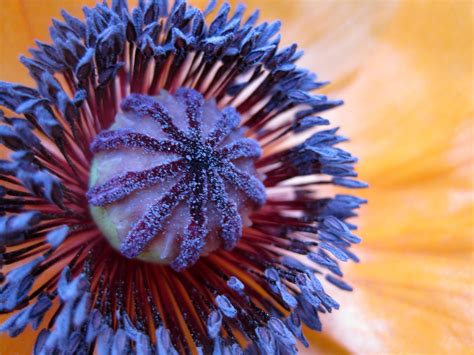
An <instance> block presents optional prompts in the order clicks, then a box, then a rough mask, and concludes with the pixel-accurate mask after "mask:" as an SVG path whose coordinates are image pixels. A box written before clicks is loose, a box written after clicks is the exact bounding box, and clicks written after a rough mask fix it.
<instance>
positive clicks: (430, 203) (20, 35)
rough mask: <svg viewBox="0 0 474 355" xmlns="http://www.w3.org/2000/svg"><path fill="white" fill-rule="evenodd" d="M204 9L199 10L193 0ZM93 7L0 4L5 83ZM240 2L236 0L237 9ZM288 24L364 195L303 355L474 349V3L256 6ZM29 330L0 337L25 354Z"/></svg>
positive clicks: (19, 77)
mask: <svg viewBox="0 0 474 355" xmlns="http://www.w3.org/2000/svg"><path fill="white" fill-rule="evenodd" d="M191 2H192V3H193V4H195V5H196V6H202V5H203V3H205V1H191ZM93 3H94V1H92V0H2V1H1V4H0V5H1V7H0V20H1V21H0V79H1V80H4V81H13V82H20V83H23V84H29V85H32V84H33V83H32V80H31V79H30V78H29V77H28V75H27V71H26V69H25V68H24V67H23V66H22V65H21V64H20V63H19V61H18V56H19V55H20V54H22V53H26V50H27V49H28V48H29V47H31V46H32V44H33V40H34V39H41V40H47V38H48V31H47V29H48V27H49V23H50V19H51V18H52V17H59V11H60V9H61V8H65V9H66V10H68V11H70V12H71V13H72V14H74V15H79V14H80V9H81V7H82V6H84V5H92V4H93ZM231 3H234V4H235V2H234V1H231ZM246 3H247V4H248V7H249V8H256V7H258V8H260V9H261V13H262V15H263V17H264V18H265V19H281V20H282V22H283V30H282V32H283V42H285V43H290V42H298V43H299V44H300V46H301V47H302V48H303V49H305V51H306V56H305V57H304V58H303V60H302V64H304V66H306V67H308V68H310V69H312V70H314V71H316V72H318V73H319V74H320V77H321V78H322V79H324V80H326V79H330V80H332V82H333V84H332V85H331V86H330V87H329V88H328V89H327V92H328V94H330V95H332V96H335V97H338V98H343V99H344V100H345V103H346V104H345V106H343V107H341V108H338V109H336V110H334V111H332V112H329V113H327V115H326V116H327V117H328V118H330V119H331V120H332V122H334V123H335V124H338V125H340V126H341V127H342V128H341V129H342V133H343V134H345V135H347V136H348V137H350V138H351V142H350V143H348V144H346V148H347V149H348V150H350V151H351V152H353V153H354V154H355V155H356V156H358V157H359V158H360V160H361V161H360V163H359V166H358V171H359V174H360V177H361V178H362V179H363V180H365V181H367V182H368V183H369V184H370V186H371V187H370V188H369V189H367V190H365V191H362V192H361V193H360V194H361V195H362V196H363V197H366V198H368V199H369V204H368V206H366V207H364V208H363V210H362V212H361V216H360V217H358V219H357V221H356V222H357V223H358V224H360V225H361V228H360V235H361V236H363V238H364V242H363V243H362V244H361V245H360V246H359V247H358V248H357V252H358V253H359V255H360V256H361V259H362V262H361V263H360V264H353V265H345V269H344V270H346V278H347V280H349V282H350V283H351V284H352V285H353V286H354V288H355V290H354V292H352V293H343V292H339V291H338V290H335V289H330V290H328V291H330V292H331V293H332V294H334V295H335V298H336V299H337V300H338V301H339V302H340V303H341V308H342V309H341V310H340V311H338V312H335V313H334V314H331V315H329V316H326V317H324V319H323V332H322V333H318V334H314V333H312V334H311V336H310V341H311V343H312V347H311V350H303V349H302V350H303V351H302V353H303V354H317V353H321V354H349V353H355V354H447V353H449V354H473V353H474V323H473V320H474V266H473V265H474V263H473V261H474V250H473V245H474V240H473V236H474V221H473V220H474V192H473V187H474V186H473V184H474V181H473V176H474V143H473V142H474V118H473V111H474V107H473V106H474V104H473V100H474V98H473V82H474V77H473V43H472V34H473V22H474V21H473V13H474V10H473V3H472V2H471V1H463V0H456V1H441V0H440V1H434V0H431V1H423V0H421V1H402V2H394V1H389V0H386V1H369V0H366V1H336V2H333V1H320V0H263V1H262V0H250V1H246ZM33 344H34V333H33V332H31V331H27V332H26V333H25V334H24V335H22V336H20V337H19V338H17V339H10V338H8V337H6V336H1V338H0V354H27V353H29V352H30V349H32V346H33Z"/></svg>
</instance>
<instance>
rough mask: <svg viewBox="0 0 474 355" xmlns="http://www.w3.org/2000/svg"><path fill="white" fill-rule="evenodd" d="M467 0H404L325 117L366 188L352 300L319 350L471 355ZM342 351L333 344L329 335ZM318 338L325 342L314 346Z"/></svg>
mask: <svg viewBox="0 0 474 355" xmlns="http://www.w3.org/2000/svg"><path fill="white" fill-rule="evenodd" d="M471 10H472V9H471V5H470V4H469V3H467V2H435V3H434V2H429V3H428V2H409V3H408V2H407V3H404V4H403V6H402V7H401V8H400V9H399V11H398V13H397V16H396V17H395V18H394V19H393V21H391V22H390V24H389V26H388V30H387V33H386V34H385V35H384V36H382V37H381V40H380V43H379V44H378V46H377V48H376V50H375V51H374V52H373V56H371V57H370V58H367V62H366V63H365V65H364V66H363V67H362V68H361V69H360V70H359V72H358V75H357V78H355V79H354V81H353V82H352V85H350V86H348V87H345V88H342V89H337V88H336V90H335V91H337V94H338V96H339V97H342V98H344V99H345V101H346V105H345V106H344V107H343V108H341V109H338V110H335V111H334V112H331V115H330V116H332V118H333V119H334V120H335V121H336V122H338V123H340V124H341V126H342V131H343V133H346V134H347V135H348V136H349V137H350V138H351V139H353V142H352V143H350V144H349V145H348V149H349V150H350V151H355V153H356V155H357V156H359V157H360V158H361V162H360V164H359V171H360V172H361V176H362V178H363V179H365V180H367V181H368V182H369V183H370V184H371V188H370V189H368V190H367V191H363V192H361V194H362V195H363V196H364V197H367V198H368V199H369V205H368V206H367V207H364V209H363V211H362V216H361V218H360V219H359V220H358V222H357V223H359V224H362V229H361V231H360V234H361V235H362V236H363V237H364V243H363V244H362V245H361V246H360V247H359V248H358V250H359V253H360V254H361V256H362V263H361V264H360V265H354V266H350V267H349V269H346V270H347V273H346V276H347V279H348V280H350V281H352V284H353V285H354V286H355V291H354V292H353V293H352V294H345V293H344V294H343V293H339V294H338V297H336V299H338V300H339V301H341V304H342V309H341V310H340V311H339V312H336V313H335V314H333V315H331V316H328V317H325V319H324V321H325V322H323V324H324V325H325V327H326V328H325V332H324V331H323V335H322V336H321V337H319V336H315V337H314V338H313V342H314V344H315V346H316V347H318V344H319V349H321V351H322V353H341V351H340V349H344V351H348V352H355V353H361V354H381V353H383V354H393V353H403V354H405V353H420V354H435V353H436V354H439V353H455V354H462V353H472V351H473V349H474V339H473V329H474V324H473V319H474V313H473V307H472V300H473V299H474V293H473V289H472V284H473V283H474V271H473V267H472V260H473V259H472V258H473V249H472V246H473V235H474V226H473V212H474V203H473V200H474V199H473V193H472V191H473V181H472V173H473V161H474V157H473V148H472V139H473V130H472V127H473V123H474V121H473V119H472V116H473V115H472V113H473V101H472V39H471V35H472V31H471V23H472V19H471V18H470V17H469V14H470V13H471ZM328 337H330V338H331V339H332V341H333V344H334V343H336V344H338V346H339V348H338V349H336V348H334V347H331V346H330V345H327V344H330V343H329V342H328V341H327V338H328ZM320 338H321V339H322V342H321V343H319V340H320Z"/></svg>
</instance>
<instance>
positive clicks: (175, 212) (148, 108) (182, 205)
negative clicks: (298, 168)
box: [87, 88, 265, 270]
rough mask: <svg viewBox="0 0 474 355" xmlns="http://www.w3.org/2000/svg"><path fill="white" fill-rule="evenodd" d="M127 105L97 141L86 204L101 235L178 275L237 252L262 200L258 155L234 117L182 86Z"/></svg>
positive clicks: (131, 255)
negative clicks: (213, 256)
mask: <svg viewBox="0 0 474 355" xmlns="http://www.w3.org/2000/svg"><path fill="white" fill-rule="evenodd" d="M121 107H122V112H120V113H118V114H117V116H116V118H115V122H114V124H113V125H112V127H111V128H110V129H109V130H106V131H102V132H101V133H100V134H98V135H97V136H96V138H95V139H94V141H93V142H92V144H91V150H92V151H93V153H94V154H95V156H94V160H93V164H92V168H91V174H90V189H89V191H88V193H87V198H88V200H89V205H90V210H91V213H92V215H93V217H94V220H95V221H96V223H97V225H98V227H99V229H100V230H101V231H102V233H103V234H104V236H105V237H106V238H107V239H108V240H109V241H110V243H111V244H112V246H114V247H115V248H117V249H118V250H120V252H121V253H122V254H123V255H124V256H126V257H128V258H140V259H144V260H147V261H152V262H158V263H166V264H171V266H173V267H174V268H175V269H177V270H181V269H184V268H186V267H187V266H189V265H192V264H194V263H195V262H196V261H197V260H198V259H199V257H200V256H201V255H206V254H208V253H209V252H211V251H214V250H216V249H217V248H219V246H221V245H222V246H223V247H224V248H225V249H232V248H233V247H234V246H235V245H236V243H237V241H238V240H239V239H240V237H241V236H242V227H243V226H244V225H245V224H246V223H248V222H247V220H248V218H247V217H248V215H249V214H250V213H251V212H252V211H253V210H255V209H257V208H259V207H260V206H262V205H263V204H264V203H265V188H264V186H263V184H262V182H261V181H260V179H259V177H258V173H257V171H256V169H255V166H254V161H255V159H257V158H258V157H259V156H260V154H261V149H260V146H259V144H258V143H257V142H256V141H255V140H253V139H250V138H246V137H245V129H244V128H240V127H239V124H240V116H239V114H238V113H237V111H236V110H235V109H233V108H231V107H226V108H224V109H223V110H219V109H218V107H217V106H216V103H215V102H214V101H205V100H204V99H203V97H202V95H201V94H199V93H198V92H196V91H195V90H192V89H184V88H182V89H179V90H178V91H177V92H176V93H175V94H173V95H172V94H169V93H167V92H165V91H163V92H162V93H160V95H158V96H155V97H151V96H145V95H137V94H132V95H130V96H128V97H127V98H125V99H124V100H123V102H122V105H121Z"/></svg>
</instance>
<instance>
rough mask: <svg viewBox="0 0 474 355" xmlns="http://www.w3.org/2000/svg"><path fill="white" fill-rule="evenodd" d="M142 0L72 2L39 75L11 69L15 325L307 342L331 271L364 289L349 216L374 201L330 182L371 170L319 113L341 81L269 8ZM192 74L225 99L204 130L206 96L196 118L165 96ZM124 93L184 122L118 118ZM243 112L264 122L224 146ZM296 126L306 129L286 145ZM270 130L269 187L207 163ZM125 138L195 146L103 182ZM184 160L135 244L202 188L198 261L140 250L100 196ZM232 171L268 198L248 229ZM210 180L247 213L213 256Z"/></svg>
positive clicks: (7, 271)
mask: <svg viewBox="0 0 474 355" xmlns="http://www.w3.org/2000/svg"><path fill="white" fill-rule="evenodd" d="M138 3H139V5H138V6H137V7H136V8H134V9H130V10H129V7H128V5H127V2H126V0H113V1H112V2H111V4H110V6H108V5H107V4H106V3H101V4H98V5H97V6H96V7H94V8H85V9H84V14H85V19H84V20H80V19H77V18H75V17H72V16H71V15H69V14H67V13H66V12H62V16H63V18H64V20H63V21H59V20H54V21H53V25H52V27H51V29H50V33H51V38H52V43H51V44H46V43H42V42H37V48H35V49H32V50H31V54H32V58H26V57H22V58H21V61H22V63H23V64H25V65H26V67H27V68H28V69H29V72H30V75H31V77H32V78H33V79H34V80H35V82H36V84H37V88H28V87H26V86H23V85H18V84H11V83H5V82H0V106H2V107H4V108H5V112H3V111H0V121H1V125H0V142H1V144H3V145H4V146H5V147H6V148H7V149H8V150H9V151H11V154H10V157H9V158H8V159H5V160H0V181H1V187H0V200H1V207H0V268H1V273H0V313H2V314H10V317H9V318H8V319H7V320H6V321H5V322H3V323H2V324H1V325H0V332H2V333H7V334H9V335H10V336H18V335H19V334H20V333H22V332H23V331H24V330H25V328H26V327H27V326H29V325H31V326H32V327H33V328H34V329H38V330H39V332H38V337H37V341H36V344H35V347H34V349H33V351H34V353H35V354H50V353H58V354H63V353H91V352H94V351H97V352H98V353H100V354H109V353H115V354H125V353H137V354H160V355H161V354H178V353H191V352H197V353H204V354H209V353H214V354H242V353H244V351H245V352H246V353H249V354H257V353H260V354H279V353H280V354H281V353H285V354H294V353H296V352H297V349H298V347H299V346H300V344H302V345H303V346H309V343H308V341H307V339H306V338H305V335H304V334H303V326H304V325H306V326H307V327H309V328H311V329H314V330H318V331H319V330H321V327H322V325H321V322H320V318H319V316H320V314H322V313H328V312H331V311H332V310H333V309H338V308H339V305H338V303H337V302H336V301H335V300H334V299H333V298H332V297H331V296H330V295H329V294H328V292H326V288H327V286H328V285H329V284H332V285H335V286H337V287H339V288H340V289H343V290H351V289H352V288H351V286H350V285H348V284H347V283H346V282H344V281H343V280H342V276H343V272H342V270H341V265H340V264H341V262H345V261H348V260H352V261H355V262H357V261H358V259H357V257H356V256H355V255H354V253H353V252H352V251H351V250H352V249H351V246H352V245H353V244H355V243H358V242H359V241H360V239H359V238H358V237H357V236H356V235H355V234H354V233H355V232H354V230H355V229H356V226H355V225H353V224H352V223H350V222H349V221H348V219H350V218H351V217H354V216H356V212H355V211H356V210H357V209H358V208H359V207H360V205H361V204H363V203H365V202H366V201H365V200H363V199H360V198H357V197H354V196H352V195H346V194H342V193H341V194H337V195H335V196H334V195H332V194H331V193H330V192H328V191H326V190H325V189H324V188H325V187H326V186H338V188H362V187H365V186H366V185H365V184H363V183H361V182H359V181H358V180H356V173H355V172H354V169H353V168H354V164H355V163H356V159H355V158H354V157H352V156H351V155H350V154H349V153H347V152H345V151H344V150H342V149H340V148H337V147H335V146H336V145H338V144H339V143H342V142H344V140H345V138H344V137H341V136H339V135H338V134H337V129H332V128H330V129H327V130H320V129H319V128H320V126H323V125H328V124H329V121H328V120H326V119H325V118H323V117H320V116H319V115H320V114H321V112H323V111H325V110H327V109H331V108H334V107H336V106H338V105H341V104H342V101H340V100H331V99H328V98H327V97H326V96H324V95H315V94H313V93H311V92H312V91H313V90H316V89H319V88H321V87H322V86H324V85H325V84H326V82H322V81H318V79H317V77H316V75H315V74H313V73H311V72H310V71H308V70H306V69H303V68H300V67H298V66H297V65H296V64H295V63H296V61H297V60H298V59H299V58H300V57H301V56H302V54H303V52H301V51H297V46H296V45H295V44H293V45H290V46H289V47H286V48H279V42H280V36H279V35H278V32H279V29H280V22H279V21H276V22H274V23H267V22H263V23H260V24H257V21H258V12H254V13H252V14H250V15H248V16H247V15H245V7H244V6H242V5H239V6H237V7H236V9H235V11H233V12H232V11H231V8H230V6H229V5H227V4H224V5H222V6H221V7H220V8H219V9H218V10H217V13H216V15H214V16H213V18H212V19H210V20H209V18H210V16H212V15H211V14H212V13H213V11H214V7H215V5H216V2H215V1H211V2H210V5H209V7H208V8H207V9H206V10H204V11H200V10H199V9H196V8H194V7H192V6H190V5H189V4H188V3H187V2H186V1H184V0H177V1H175V2H174V3H173V4H172V5H171V6H168V3H167V1H166V0H149V1H146V0H144V1H139V2H138ZM180 88H188V89H190V90H188V91H186V92H191V93H192V92H198V93H200V95H202V97H203V98H204V100H215V104H216V106H217V107H219V109H221V112H222V116H223V117H224V119H222V120H219V121H218V122H217V123H216V126H215V127H214V131H213V133H211V134H210V135H209V136H208V137H200V130H199V122H200V120H199V114H198V113H197V111H196V110H195V107H196V105H195V103H193V104H190V105H187V111H186V116H187V117H188V118H189V130H188V131H186V132H185V131H182V130H180V129H178V128H177V127H176V126H174V125H173V120H172V119H171V117H169V115H166V112H165V111H163V110H162V109H161V108H160V107H158V106H157V105H156V102H154V101H153V100H152V99H151V100H152V101H151V102H150V98H151V97H153V96H155V95H157V94H158V93H160V92H161V91H162V90H165V91H167V92H169V93H171V94H173V95H174V94H175V93H176V92H178V90H179V89H180ZM127 97H128V99H126V98H127ZM123 100H125V101H123ZM127 100H128V101H127ZM199 100H200V99H198V101H199ZM122 101H123V103H124V105H123V106H122V109H123V110H124V111H127V110H133V111H134V112H135V113H138V114H140V115H149V116H153V115H155V116H156V119H157V120H158V123H159V125H160V127H161V128H162V130H163V131H164V132H165V133H166V139H165V138H163V139H157V138H152V137H149V136H145V135H144V134H143V133H138V132H134V131H130V130H128V131H127V130H115V131H113V130H111V131H108V129H109V128H110V126H111V125H112V123H113V122H114V119H115V117H116V114H117V113H118V111H119V109H120V103H121V102H122ZM193 102H194V101H193ZM239 122H240V123H239ZM238 127H245V128H246V135H247V137H248V139H247V140H245V139H242V140H241V141H236V142H234V143H233V144H230V145H226V146H225V147H222V143H223V140H224V138H225V137H226V136H228V134H229V132H231V131H232V130H234V129H236V128H238ZM300 134H302V135H300ZM303 135H308V136H309V138H307V139H303V138H301V139H300V138H299V137H303ZM204 139H205V144H203V146H209V147H210V148H209V149H206V150H205V154H204V153H202V152H201V153H202V154H201V155H202V156H199V157H197V156H195V157H194V159H191V161H192V160H194V161H195V162H196V161H197V162H198V163H193V164H188V163H189V162H190V160H189V159H187V158H186V159H185V158H184V157H185V156H186V155H185V153H190V152H191V153H196V151H197V150H196V149H191V148H190V147H193V144H192V142H197V141H200V142H202V141H203V140H204ZM288 139H295V140H296V141H299V142H301V141H303V142H302V143H298V144H296V145H294V146H292V147H290V148H286V147H284V146H283V145H280V143H281V142H283V141H285V140H288ZM92 142H93V144H92V146H90V143H92ZM258 146H260V147H262V148H264V150H263V154H262V157H260V158H258V159H256V161H255V168H256V171H257V172H258V174H259V176H262V177H263V176H264V177H265V179H264V180H263V183H264V185H265V192H266V199H265V195H264V194H263V191H262V189H261V187H259V186H256V185H255V184H254V183H252V181H251V180H252V179H251V177H250V180H249V177H248V176H245V174H243V172H242V171H239V170H238V169H233V168H228V169H224V171H222V170H220V171H218V170H217V169H208V170H206V173H205V174H198V173H196V170H193V169H194V168H192V167H193V166H199V165H200V164H201V166H202V165H203V160H204V157H206V156H208V154H209V152H215V150H216V149H217V148H216V147H219V149H221V150H220V154H221V157H219V159H220V160H226V159H227V160H229V161H232V160H235V159H240V158H238V157H239V156H241V157H246V158H250V159H254V158H255V155H256V151H257V150H258ZM118 148H120V149H122V148H124V149H129V148H133V149H138V150H144V151H146V153H147V154H148V153H155V152H156V153H160V154H161V153H163V154H166V152H173V154H177V155H179V156H180V157H181V158H180V159H178V160H177V161H175V162H170V163H169V164H166V165H160V166H157V167H150V168H149V169H147V170H146V171H141V172H132V173H131V174H130V175H127V176H126V177H120V176H119V177H116V179H115V180H113V178H112V179H111V180H110V181H109V182H106V183H104V184H103V185H101V186H100V187H97V190H91V192H90V194H89V196H86V193H87V190H88V180H89V179H88V175H89V170H90V165H91V161H92V159H93V156H94V154H95V153H97V152H105V151H108V150H114V151H115V150H117V149H118ZM190 149H191V151H190ZM187 155H189V154H187ZM184 160H186V162H187V163H186V164H185V161H184ZM208 163H209V161H206V164H208ZM170 175H179V176H180V178H181V179H182V181H177V184H176V185H175V186H174V187H173V188H171V189H170V190H169V191H168V193H167V194H165V196H164V197H163V199H166V201H161V202H162V205H166V206H167V207H166V210H165V209H164V208H163V207H160V206H157V207H156V208H155V209H154V210H153V211H150V215H149V216H148V217H149V218H148V220H147V221H146V223H144V225H143V228H142V227H136V234H137V235H136V236H134V237H133V238H131V239H130V240H131V242H130V243H129V244H126V245H125V246H124V248H123V249H124V250H125V251H126V253H129V255H130V256H133V255H136V253H139V252H140V251H141V250H142V249H143V246H144V245H145V244H146V240H147V239H148V237H149V236H151V235H152V234H154V233H155V231H157V230H159V228H160V223H161V222H160V220H162V219H163V218H165V217H164V216H166V215H167V214H168V213H169V211H171V210H172V208H173V206H174V205H175V204H176V203H179V201H181V200H182V199H185V198H186V197H189V201H187V202H188V206H189V208H190V211H191V215H192V216H193V218H192V221H191V224H190V225H189V226H187V227H188V230H189V233H190V235H191V234H192V236H191V238H189V239H186V238H183V239H182V240H180V243H181V244H180V246H181V247H180V254H179V256H178V257H177V259H176V261H175V262H176V265H178V268H180V266H182V265H191V264H194V265H192V266H190V267H188V268H186V269H185V270H183V271H181V272H176V271H175V270H173V269H172V268H170V267H169V266H164V265H156V264H149V263H143V262H141V261H137V260H131V259H128V258H125V257H123V256H122V255H121V254H119V253H117V252H116V251H115V250H114V249H113V248H111V247H110V245H109V244H108V242H107V240H106V239H105V238H104V237H103V236H102V234H101V232H100V230H99V229H98V227H97V225H96V224H95V223H94V221H93V220H92V218H91V216H90V215H89V212H88V211H89V210H88V204H89V202H90V203H91V204H96V205H98V206H105V205H107V204H110V203H114V202H115V201H118V200H120V199H122V198H124V197H125V196H127V194H129V193H130V192H131V191H135V189H137V185H138V186H139V188H140V189H142V188H143V186H142V185H151V184H155V183H157V182H159V181H161V179H165V178H166V177H168V176H170ZM301 176H304V177H305V178H304V179H303V180H301V179H294V178H297V177H301ZM132 182H133V183H132ZM228 182H231V183H232V185H235V186H238V189H239V190H241V191H243V192H244V193H245V194H247V195H248V196H249V197H251V198H254V199H255V203H256V204H257V205H259V204H261V205H263V206H262V207H261V208H260V209H259V210H257V211H254V213H252V214H251V215H250V216H249V219H250V221H251V225H250V226H248V228H245V229H244V230H242V221H238V222H239V223H237V222H236V220H237V219H238V218H240V217H239V214H238V213H235V210H233V206H232V200H231V198H229V196H227V194H226V183H228ZM140 184H141V185H140ZM191 190H193V192H192V193H191V192H190V191H191ZM206 196H207V199H209V200H212V201H213V202H214V203H215V204H216V205H217V206H219V210H220V213H221V215H220V218H221V224H222V225H228V226H230V227H226V228H221V233H220V238H221V239H222V243H223V246H224V248H222V249H221V250H218V251H216V252H214V253H212V254H211V255H209V256H208V257H206V258H200V259H199V260H197V259H196V256H197V255H199V250H200V249H201V248H202V243H200V242H193V243H188V241H200V240H202V235H204V231H203V228H201V227H202V226H204V225H206V219H207V215H206V209H205V206H204V203H203V201H205V199H206ZM88 197H89V199H88ZM145 217H146V216H145ZM157 221H158V222H157ZM241 234H242V238H241V239H240V240H239V238H236V236H237V235H238V236H240V235H241ZM134 235H135V234H134ZM137 241H139V243H137ZM237 241H239V242H238V243H237ZM187 243H188V244H187ZM329 287H330V286H329ZM315 346H317V344H316V345H315Z"/></svg>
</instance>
